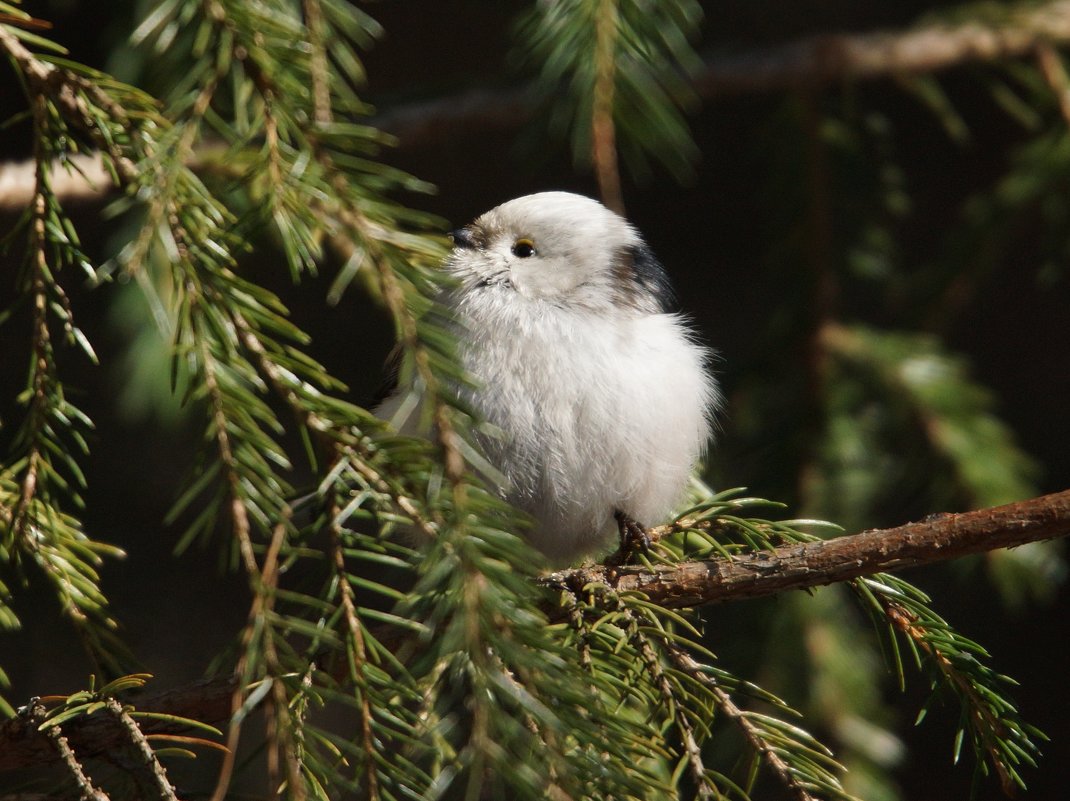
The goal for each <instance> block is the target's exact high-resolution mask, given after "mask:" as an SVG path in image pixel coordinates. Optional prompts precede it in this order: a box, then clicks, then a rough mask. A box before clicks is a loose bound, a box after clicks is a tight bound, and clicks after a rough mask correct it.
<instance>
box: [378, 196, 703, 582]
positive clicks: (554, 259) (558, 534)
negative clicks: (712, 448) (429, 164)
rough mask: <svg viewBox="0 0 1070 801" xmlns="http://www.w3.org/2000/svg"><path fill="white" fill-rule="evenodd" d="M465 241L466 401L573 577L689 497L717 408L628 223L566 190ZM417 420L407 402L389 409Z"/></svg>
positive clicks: (530, 199) (457, 261)
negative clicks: (617, 540)
mask: <svg viewBox="0 0 1070 801" xmlns="http://www.w3.org/2000/svg"><path fill="white" fill-rule="evenodd" d="M452 236H453V242H454V248H453V251H452V253H451V254H450V256H449V258H448V259H447V261H446V265H445V268H446V270H447V271H448V272H449V273H451V274H452V275H453V276H454V277H455V278H456V279H457V285H456V287H455V288H453V289H451V290H450V291H449V292H447V293H445V294H444V296H443V297H442V298H441V299H440V300H441V303H442V304H443V306H444V307H446V309H448V310H449V312H450V313H451V314H452V316H453V318H454V320H455V321H456V325H457V329H458V337H459V351H460V358H461V361H462V363H463V366H464V368H465V369H466V370H467V372H468V373H469V374H470V375H471V377H472V378H473V379H474V386H473V387H463V388H459V392H460V394H461V396H462V399H463V400H464V401H465V402H466V403H467V404H468V405H469V406H470V407H471V408H473V409H474V410H475V412H476V413H477V414H478V415H480V416H481V417H482V418H483V420H484V421H486V422H487V423H489V424H490V427H491V428H492V429H497V432H496V433H495V434H494V435H490V434H488V435H482V436H481V441H480V445H481V446H482V448H483V451H484V453H485V454H486V456H487V457H488V459H489V461H490V463H491V464H492V465H493V466H494V467H495V468H496V469H497V470H498V471H499V472H500V473H501V474H502V476H503V477H504V482H505V484H504V486H503V487H502V488H501V492H502V494H503V496H504V497H505V498H506V499H508V500H509V501H510V502H511V503H513V504H514V505H515V506H517V507H519V508H520V509H523V510H524V511H526V512H528V513H529V514H530V515H531V516H532V517H533V518H534V519H535V526H534V528H533V529H532V530H531V531H530V532H528V534H527V536H528V539H529V540H530V541H531V542H532V544H533V545H535V546H536V547H537V548H538V549H540V550H541V551H542V552H543V553H544V554H545V555H546V556H547V557H548V558H549V560H550V561H551V562H553V563H555V564H565V563H570V562H573V561H575V560H577V559H578V558H580V557H583V556H590V555H599V554H602V553H605V552H606V551H608V550H609V549H610V547H611V545H612V543H613V541H614V535H615V534H617V533H619V534H620V536H621V537H622V542H623V541H624V540H625V539H631V538H633V537H636V536H640V537H644V536H645V530H644V528H643V525H644V524H645V525H652V524H655V523H658V522H661V521H663V520H664V519H665V517H666V516H667V515H668V514H669V513H670V511H671V510H672V509H673V507H674V505H675V504H677V503H679V502H680V500H681V499H682V496H683V494H684V490H685V487H686V485H687V480H688V477H689V475H690V473H691V471H692V469H693V468H694V466H695V464H696V462H697V461H698V459H699V458H700V456H701V455H702V452H703V450H704V448H705V446H706V443H707V441H708V439H709V436H710V427H711V418H712V415H713V413H714V411H715V409H716V407H717V404H718V399H719V396H718V392H717V387H716V383H715V382H714V380H713V378H712V377H711V376H710V374H709V373H708V372H707V369H706V363H707V361H708V358H709V353H708V351H707V350H705V349H704V348H703V347H701V346H700V345H698V344H697V343H696V342H695V340H694V336H693V334H692V332H691V331H690V329H689V328H688V327H687V325H686V324H685V322H684V321H683V320H682V319H681V317H680V316H679V315H678V314H676V313H675V311H674V305H675V300H674V297H673V293H672V288H671V286H670V285H669V281H668V277H667V276H666V275H665V272H664V270H663V268H662V267H661V265H660V264H659V263H658V262H657V260H656V259H655V258H654V256H653V254H652V253H651V252H650V250H649V248H648V247H647V246H646V245H645V244H644V242H643V240H642V239H641V238H640V236H639V234H638V233H637V232H636V230H635V229H634V228H632V226H630V225H629V224H628V223H627V222H626V221H625V220H623V219H622V218H621V217H620V216H618V215H617V214H615V213H613V212H611V211H609V210H608V209H606V208H605V207H604V206H603V205H602V204H601V203H599V202H597V201H595V200H591V199H590V198H586V197H582V196H580V195H574V194H570V193H567V192H542V193H539V194H534V195H527V196H525V197H520V198H517V199H515V200H511V201H509V202H507V203H503V204H502V205H501V206H498V207H497V208H495V209H492V210H491V211H488V212H487V213H486V214H484V215H482V216H481V217H479V218H478V219H477V220H475V222H473V223H471V224H470V225H468V226H466V227H464V228H461V229H459V230H457V231H455V232H453V234H452ZM403 406H408V407H409V408H411V404H403V403H402V401H401V400H400V397H399V395H398V394H395V395H394V396H393V397H392V398H390V399H388V400H387V401H386V402H385V403H384V404H383V405H382V406H381V407H380V409H379V410H378V411H379V414H380V415H381V416H384V417H387V418H390V417H391V416H396V415H399V414H402V415H403V414H404V411H403V408H402V407H403ZM394 422H395V424H396V425H398V426H399V427H401V428H402V429H405V428H407V426H406V424H405V421H404V420H400V421H399V420H396V419H395V420H394Z"/></svg>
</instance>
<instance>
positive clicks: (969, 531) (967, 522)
mask: <svg viewBox="0 0 1070 801" xmlns="http://www.w3.org/2000/svg"><path fill="white" fill-rule="evenodd" d="M1067 535H1070V490H1065V491H1063V492H1060V493H1056V494H1053V495H1045V496H1041V497H1039V498H1034V499H1032V500H1028V501H1021V502H1019V503H1012V504H1007V505H1005V506H997V507H994V508H991V509H982V510H979V511H975V512H963V513H960V514H944V515H935V516H931V517H929V518H926V519H925V520H922V521H920V522H917V523H907V524H906V525H902V526H898V527H896V528H890V529H874V530H870V531H864V532H862V533H861V534H855V535H852V536H846V537H837V538H835V539H831V540H820V541H815V542H810V543H805V544H793V545H788V546H784V547H782V548H778V549H776V550H774V551H768V552H764V553H755V554H748V555H746V556H739V557H735V558H733V559H730V560H729V559H723V558H719V559H710V560H706V561H701V562H685V563H682V564H678V565H670V566H664V567H658V568H655V569H650V568H645V567H623V568H619V567H618V568H610V567H605V566H594V567H584V568H575V569H571V570H563V571H558V572H556V573H552V574H550V575H548V576H547V577H546V578H545V579H543V581H544V583H546V584H547V585H549V586H564V587H570V588H575V587H582V586H584V585H586V584H588V583H591V582H595V583H604V584H607V585H609V586H610V587H612V588H613V589H614V590H616V591H617V592H621V591H640V592H643V593H645V594H646V595H647V597H648V598H649V599H650V600H651V601H652V602H654V603H657V604H660V605H662V606H666V607H672V608H681V607H692V606H701V605H704V604H710V603H718V602H723V601H730V600H737V599H742V598H755V597H759V596H763V595H772V594H775V593H779V592H784V591H787V590H795V589H804V588H807V587H816V586H820V585H825V584H832V583H835V582H839V581H846V580H848V579H852V578H858V577H860V576H867V575H872V574H874V573H880V572H894V571H897V570H902V569H904V568H908V567H914V566H917V565H923V564H931V563H935V562H940V561H946V560H949V559H955V558H958V557H961V556H967V555H969V554H977V553H983V552H985V551H991V550H995V549H997V548H1011V547H1015V546H1018V545H1024V544H1026V543H1029V542H1036V541H1040V540H1047V539H1054V538H1057V537H1064V536H1067ZM555 611H556V610H555ZM551 614H554V611H552V612H551ZM380 639H381V640H383V641H388V640H390V639H396V638H391V637H389V636H388V635H386V634H384V635H383V637H381V638H380ZM234 690H235V683H234V679H233V677H230V676H224V677H222V678H219V679H215V680H206V681H201V682H197V683H195V684H191V685H188V686H185V687H180V688H176V689H173V690H169V691H166V692H163V693H159V694H156V695H147V696H145V697H143V698H139V699H133V700H134V703H136V705H137V708H138V709H139V710H140V711H151V712H158V713H163V714H168V715H176V716H180V717H184V718H191V719H195V720H201V721H204V722H208V723H219V722H221V721H225V720H226V719H227V718H228V717H229V716H230V714H231V697H232V695H233V692H234ZM172 730H173V727H169V725H168V724H167V723H166V722H162V721H160V720H152V721H147V722H146V723H145V724H144V726H143V731H144V732H145V733H146V734H152V733H158V732H163V731H172ZM64 733H65V735H66V736H67V737H68V738H69V740H70V741H71V744H72V746H73V747H74V748H76V749H77V750H78V751H79V753H85V754H90V753H100V752H101V751H103V750H106V749H107V748H109V746H110V745H111V744H112V739H113V738H114V737H115V734H114V733H113V731H112V727H109V726H107V725H104V723H103V721H100V720H98V719H97V718H96V717H94V716H89V717H87V718H84V719H79V720H77V721H72V722H71V724H70V726H69V727H68V728H67V729H66V730H65V732H64ZM55 758H56V755H55V751H54V749H53V748H52V746H51V743H50V742H48V741H47V739H45V738H44V737H43V735H41V733H40V732H39V731H38V730H37V727H36V725H34V724H33V722H32V721H31V720H29V719H28V718H26V717H16V718H13V719H11V720H7V721H4V722H3V723H0V771H5V770H12V769H15V768H20V767H26V766H28V765H34V764H42V763H44V762H48V761H51V760H54V759H55Z"/></svg>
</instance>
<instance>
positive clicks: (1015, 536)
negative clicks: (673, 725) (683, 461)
mask: <svg viewBox="0 0 1070 801" xmlns="http://www.w3.org/2000/svg"><path fill="white" fill-rule="evenodd" d="M681 527H683V528H686V525H683V524H681ZM671 531H672V527H667V526H666V527H660V528H658V529H656V530H655V533H656V534H657V535H659V536H663V535H665V534H668V533H670V532H671ZM1068 534H1070V490H1065V491H1063V492H1059V493H1055V494H1053V495H1044V496H1041V497H1039V498H1033V499H1031V500H1028V501H1020V502H1018V503H1011V504H1006V505H1004V506H997V507H993V508H990V509H981V510H978V511H974V512H962V513H958V514H940V515H931V516H930V517H928V518H926V519H924V520H921V521H919V522H916V523H907V524H906V525H902V526H898V527H896V528H890V529H873V530H870V531H864V532H862V533H860V534H855V535H852V536H847V537H837V538H834V539H829V540H816V541H813V542H803V543H792V544H789V545H784V546H781V547H779V548H776V549H775V550H772V551H759V552H756V553H748V554H745V555H743V556H733V557H732V558H731V559H724V558H718V559H708V560H704V561H699V562H681V563H679V564H672V565H658V566H653V567H648V566H641V567H622V568H613V567H606V566H602V565H596V566H591V567H581V568H573V569H570V570H561V571H557V572H555V573H551V574H550V575H549V576H547V577H546V578H545V579H544V582H545V583H546V584H547V585H549V586H562V587H583V586H586V585H588V584H592V583H593V584H606V585H607V586H609V587H612V588H613V589H615V590H616V591H618V592H625V591H638V592H643V593H645V594H646V596H647V597H648V598H649V600H650V601H651V602H652V603H656V604H659V605H661V606H665V607H669V608H682V607H690V606H701V605H703V604H710V603H719V602H722V601H728V600H737V599H740V598H756V597H760V596H763V595H772V594H775V593H779V592H784V591H785V590H797V589H805V588H807V587H818V586H821V585H825V584H832V583H835V582H839V581H846V580H848V579H853V578H858V577H860V576H868V575H872V574H874V573H879V572H885V571H895V570H902V569H905V568H908V567H915V566H917V565H923V564H931V563H934V562H941V561H946V560H948V559H957V558H959V557H962V556H968V555H970V554H976V553H983V552H985V551H992V550H995V549H997V548H1013V547H1015V546H1018V545H1024V544H1026V543H1028V542H1037V541H1040V540H1047V539H1055V538H1057V537H1065V536H1067V535H1068Z"/></svg>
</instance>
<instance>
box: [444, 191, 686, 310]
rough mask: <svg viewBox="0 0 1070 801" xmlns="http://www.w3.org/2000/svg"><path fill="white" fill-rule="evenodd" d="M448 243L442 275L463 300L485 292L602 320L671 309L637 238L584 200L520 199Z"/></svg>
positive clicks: (662, 281) (664, 282) (562, 195)
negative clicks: (599, 315)
mask: <svg viewBox="0 0 1070 801" xmlns="http://www.w3.org/2000/svg"><path fill="white" fill-rule="evenodd" d="M452 237H453V244H454V247H453V251H452V253H451V254H450V257H449V259H448V260H447V262H446V269H447V270H449V272H450V273H452V274H453V276H454V277H455V278H457V279H458V280H459V282H460V291H461V292H462V293H463V294H464V295H468V296H478V295H479V294H482V293H488V292H489V293H494V294H495V295H498V296H499V297H503V298H510V297H517V296H518V297H519V298H520V299H523V301H525V302H548V303H552V304H554V305H558V306H567V307H574V308H584V309H590V310H592V311H600V312H610V311H612V310H615V309H630V310H635V311H639V312H646V313H657V312H663V311H670V310H672V308H673V306H674V303H675V301H674V298H673V294H672V288H671V286H670V284H669V281H668V277H667V276H666V275H665V271H664V269H663V268H662V267H661V265H660V264H659V263H658V262H657V260H656V259H655V258H654V256H653V254H652V253H651V252H650V249H649V248H648V247H647V246H646V244H645V243H644V242H643V240H642V238H641V237H640V236H639V234H638V232H636V230H635V229H634V228H633V227H632V226H631V225H629V224H628V223H627V222H626V221H625V220H624V219H623V218H622V217H620V216H619V215H618V214H615V213H614V212H612V211H610V210H609V209H607V208H606V207H605V206H603V205H602V204H601V203H599V202H598V201H597V200H592V199H591V198H587V197H583V196H582V195H574V194H571V193H569V192H540V193H538V194H534V195H525V196H524V197H519V198H516V199H515V200H510V201H508V202H506V203H503V204H502V205H500V206H498V207H497V208H494V209H491V210H490V211H488V212H487V213H486V214H483V215H482V216H480V217H479V218H477V219H476V220H475V221H474V222H472V223H471V224H470V225H467V226H465V227H464V228H460V229H458V230H456V231H454V232H453V234H452ZM468 299H469V300H474V297H469V298H468Z"/></svg>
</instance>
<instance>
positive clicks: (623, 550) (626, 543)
mask: <svg viewBox="0 0 1070 801" xmlns="http://www.w3.org/2000/svg"><path fill="white" fill-rule="evenodd" d="M613 517H614V518H616V520H617V530H618V531H619V532H620V550H618V551H617V552H616V553H615V554H613V555H612V556H611V557H610V558H609V559H608V560H606V561H607V562H608V563H609V564H613V565H625V564H627V563H628V562H629V560H631V558H632V557H633V556H635V555H636V554H638V553H642V554H646V553H649V552H650V543H651V539H650V533H649V532H648V531H647V530H646V529H645V528H644V527H643V524H642V523H640V522H639V521H637V520H633V519H632V518H631V517H629V516H628V515H626V514H625V513H624V512H622V511H620V510H619V509H618V510H617V511H615V512H614V513H613Z"/></svg>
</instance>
